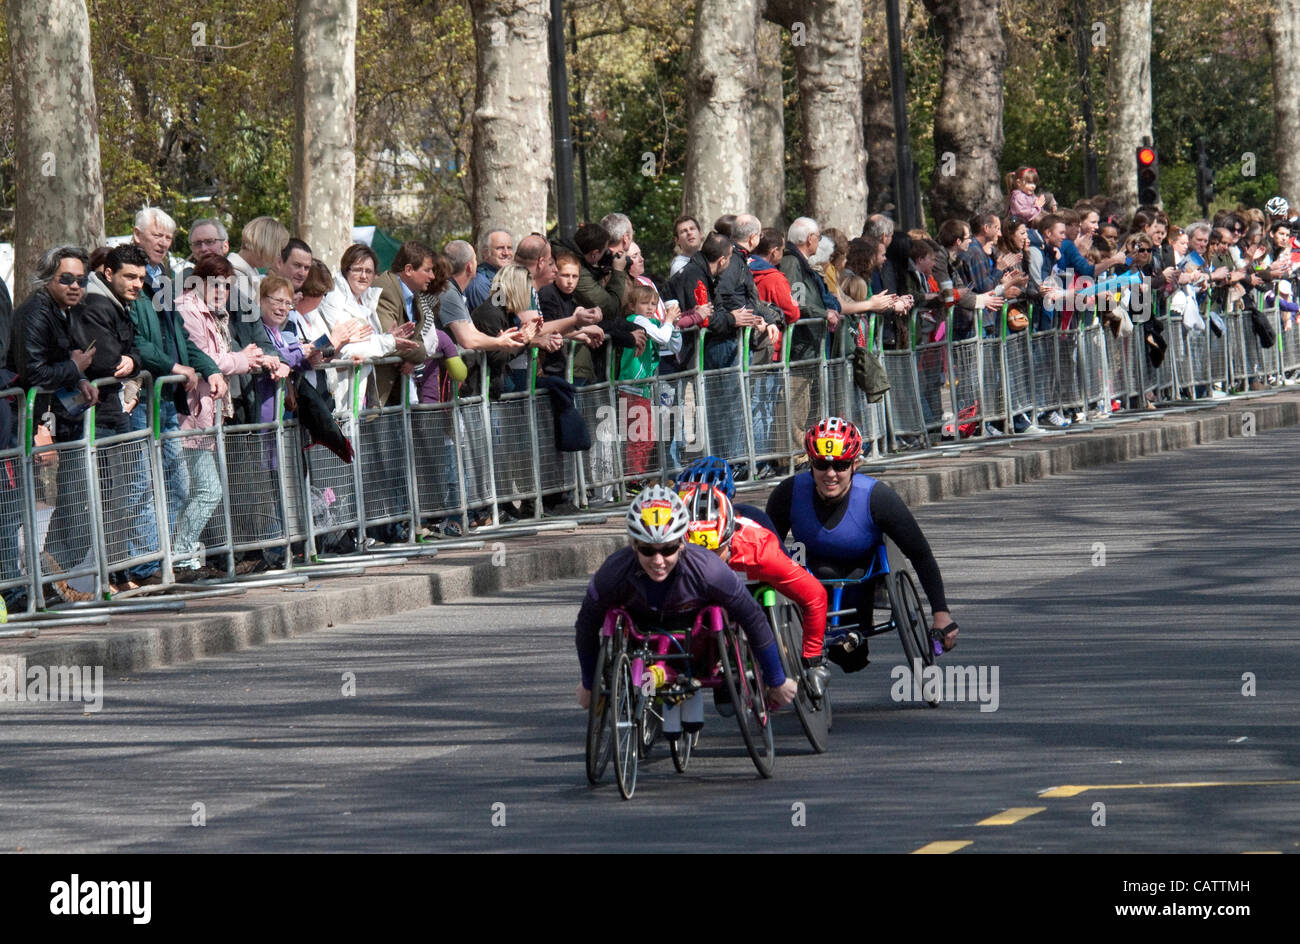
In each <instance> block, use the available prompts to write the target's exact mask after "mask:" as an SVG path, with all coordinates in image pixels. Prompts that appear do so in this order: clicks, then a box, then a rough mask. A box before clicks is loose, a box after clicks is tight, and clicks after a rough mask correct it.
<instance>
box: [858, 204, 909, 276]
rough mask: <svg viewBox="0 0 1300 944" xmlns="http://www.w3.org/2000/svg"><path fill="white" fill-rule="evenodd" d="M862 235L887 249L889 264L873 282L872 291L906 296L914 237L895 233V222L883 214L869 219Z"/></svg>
mask: <svg viewBox="0 0 1300 944" xmlns="http://www.w3.org/2000/svg"><path fill="white" fill-rule="evenodd" d="M862 235H864V236H872V237H874V238H875V239H877V240H878V241H879V242H880V243H881V244H882V245H884V247H885V261H886V263H887V264H886V265H882V266H880V268H879V270H878V271H879V273H880V275H879V278H876V279H873V280H872V285H871V287H872V291H874V292H881V291H884V292H889V293H892V294H894V295H898V294H900V293H902V294H905V288H906V286H907V272H908V263H909V261H910V259H909V253H910V252H911V249H912V237H911V236H909V235H908V234H907V233H898V232H895V228H894V221H893V220H891V219H890V218H889V217H887V216H885V215H884V214H882V213H875V214H873V215H871V216H869V217H867V225H866V226H865V227H863V231H862Z"/></svg>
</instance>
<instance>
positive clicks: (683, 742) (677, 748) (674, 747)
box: [668, 731, 696, 774]
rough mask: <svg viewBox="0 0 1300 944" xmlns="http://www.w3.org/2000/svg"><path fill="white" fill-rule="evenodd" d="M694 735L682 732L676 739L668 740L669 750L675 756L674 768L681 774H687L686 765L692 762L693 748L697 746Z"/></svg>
mask: <svg viewBox="0 0 1300 944" xmlns="http://www.w3.org/2000/svg"><path fill="white" fill-rule="evenodd" d="M695 738H696V735H694V734H687V733H686V732H684V731H683V732H682V733H681V734H680V735H678V736H677V737H675V738H668V749H669V750H670V751H672V754H673V766H674V767H676V768H677V772H678V773H679V774H684V773H686V765H687V764H689V763H690V762H691V748H692V747H694V746H695Z"/></svg>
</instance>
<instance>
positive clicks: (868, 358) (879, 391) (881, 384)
mask: <svg viewBox="0 0 1300 944" xmlns="http://www.w3.org/2000/svg"><path fill="white" fill-rule="evenodd" d="M853 386H855V387H857V388H858V389H859V390H861V391H862V392H863V393H865V394H866V395H867V402H868V403H879V402H880V400H881V399H882V398H883V397H884V396H885V394H886V393H888V392H889V375H888V374H887V373H885V366H884V365H883V364H881V363H880V360H879V359H878V358H877V357H876V355H874V354H872V353H871V352H870V351H868V350H867V349H866V348H865V347H855V348H854V349H853Z"/></svg>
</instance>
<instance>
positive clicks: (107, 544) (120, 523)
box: [87, 378, 165, 588]
mask: <svg viewBox="0 0 1300 944" xmlns="http://www.w3.org/2000/svg"><path fill="white" fill-rule="evenodd" d="M93 386H95V387H96V388H97V389H98V390H99V397H100V403H101V404H105V403H108V402H110V398H116V399H117V403H116V405H117V407H118V409H119V412H118V414H117V417H118V419H117V420H114V419H113V418H112V414H111V413H109V412H108V411H106V410H103V409H101V406H99V405H96V406H94V407H91V409H90V411H89V413H88V415H89V416H90V419H89V420H88V421H87V425H88V428H89V429H90V431H91V434H92V442H91V454H92V455H93V456H94V457H95V462H94V468H95V470H96V475H95V477H94V479H93V480H92V482H91V483H90V484H91V486H92V491H91V495H90V498H91V506H92V508H97V509H98V514H99V527H97V528H96V529H95V532H96V540H97V542H98V546H97V548H96V551H97V554H96V557H97V559H98V561H99V564H100V582H101V583H102V584H103V585H104V586H105V587H106V588H111V587H113V586H115V585H116V583H115V581H116V577H115V575H116V574H118V573H119V572H121V571H125V570H127V569H128V568H129V567H132V566H139V565H143V564H152V563H161V561H162V559H163V557H164V556H165V555H164V552H163V549H162V547H161V545H160V542H159V541H158V538H157V521H158V513H159V510H160V506H159V504H158V498H159V496H160V492H161V490H159V489H156V488H155V482H154V469H155V466H154V462H153V433H152V430H151V429H148V428H146V429H141V430H138V431H134V432H124V431H123V430H127V429H128V428H129V423H128V421H127V418H126V416H125V414H123V413H121V412H120V409H121V405H122V401H121V395H122V394H121V381H119V380H117V379H112V378H109V379H101V380H96V381H94V383H93ZM141 527H144V528H147V529H149V530H151V531H152V532H153V534H152V535H151V538H152V540H151V541H150V545H149V546H148V547H147V548H141V547H139V546H138V544H137V541H136V540H135V538H136V536H137V533H138V531H139V529H140V528H141Z"/></svg>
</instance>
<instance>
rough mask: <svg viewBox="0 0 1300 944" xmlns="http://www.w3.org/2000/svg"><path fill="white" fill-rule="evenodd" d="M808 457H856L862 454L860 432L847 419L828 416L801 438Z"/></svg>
mask: <svg viewBox="0 0 1300 944" xmlns="http://www.w3.org/2000/svg"><path fill="white" fill-rule="evenodd" d="M803 447H804V449H805V450H806V451H807V453H808V457H809V458H817V457H821V458H824V459H856V458H857V457H858V456H860V455H861V454H862V434H861V433H859V432H858V428H857V427H856V426H854V425H853V424H852V423H850V422H849V421H848V420H846V419H844V418H843V417H839V416H828V417H827V418H826V419H824V420H822V421H821V422H820V423H818V424H817V425H816V426H814V427H813V428H812V429H810V430H808V432H807V434H806V435H805V436H804V438H803Z"/></svg>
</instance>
